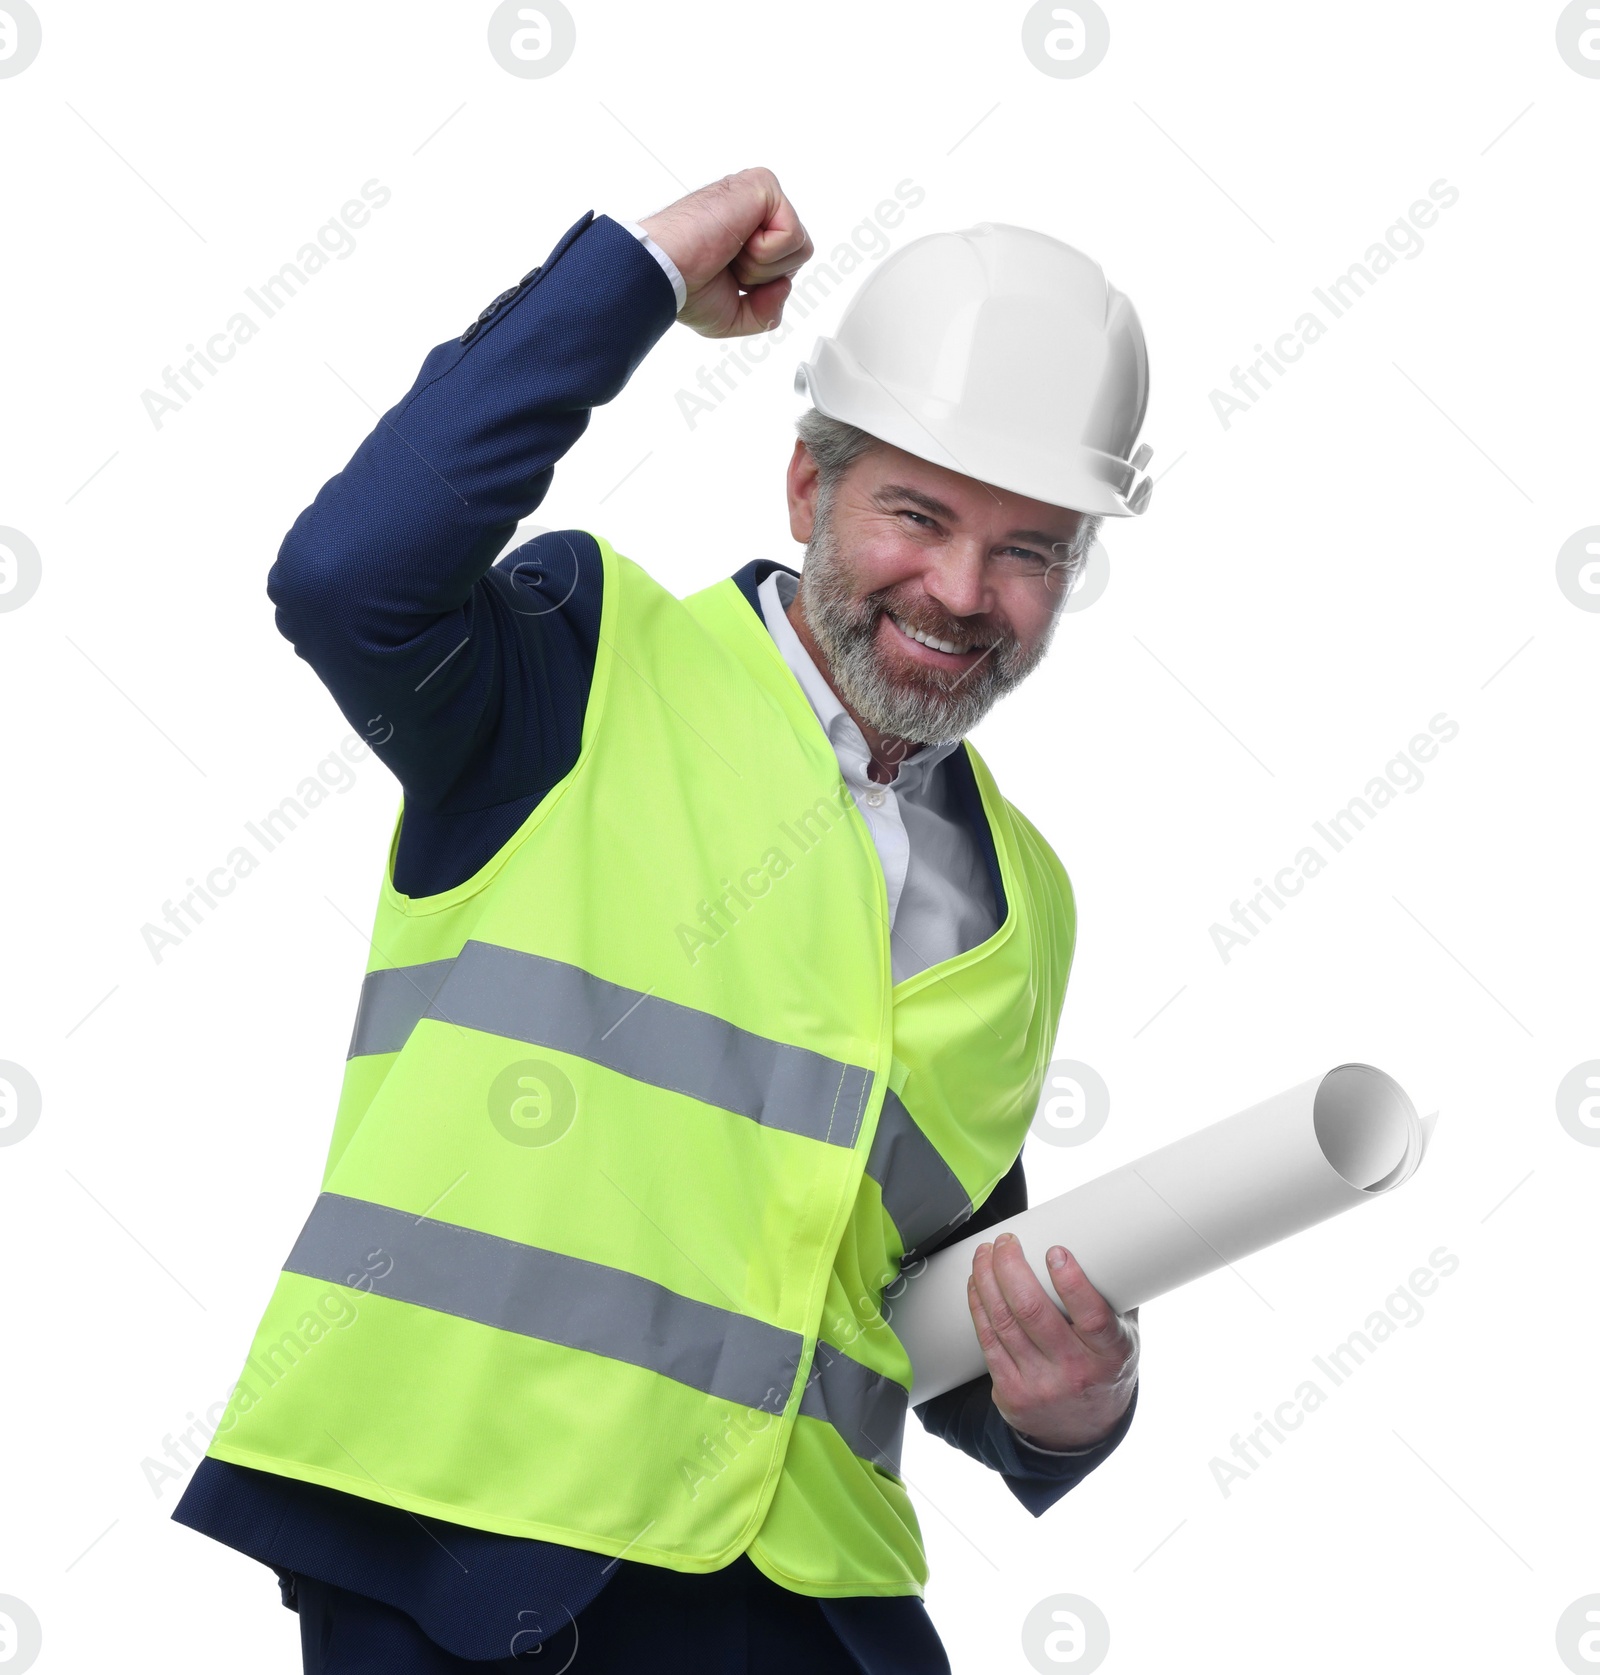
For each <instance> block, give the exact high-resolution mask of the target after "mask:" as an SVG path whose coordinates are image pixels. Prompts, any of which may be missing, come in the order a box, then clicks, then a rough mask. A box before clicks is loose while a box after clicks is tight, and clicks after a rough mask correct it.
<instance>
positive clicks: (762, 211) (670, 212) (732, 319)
mask: <svg viewBox="0 0 1600 1675" xmlns="http://www.w3.org/2000/svg"><path fill="white" fill-rule="evenodd" d="M639 225H640V226H641V227H643V228H644V230H645V231H646V232H647V233H648V234H649V235H650V236H651V238H653V239H654V240H655V241H656V243H657V244H659V245H660V246H661V248H662V249H663V250H665V251H666V253H667V254H668V255H669V256H670V257H671V258H672V260H673V261H674V263H676V264H677V268H678V272H679V273H681V274H682V275H683V283H684V287H685V289H686V290H687V292H688V297H687V300H686V301H685V302H684V305H683V307H682V309H680V310H679V312H678V318H679V319H680V320H681V321H683V323H684V324H685V325H686V326H692V327H693V328H694V329H695V330H696V331H697V332H699V333H700V335H701V336H702V337H749V336H750V335H752V334H753V333H755V332H764V331H770V330H771V329H772V328H773V327H774V326H776V325H777V324H778V322H779V320H781V319H782V318H783V305H784V302H785V301H786V300H787V299H788V295H789V287H790V275H791V274H793V273H794V272H795V271H796V270H797V269H798V268H800V267H802V266H803V265H804V264H805V263H806V262H808V261H810V259H811V256H812V244H811V238H810V235H809V234H808V233H807V232H806V230H805V228H804V227H803V226H801V225H800V217H799V216H798V215H796V214H795V209H794V205H793V204H791V203H790V202H789V200H788V199H787V198H786V197H785V196H784V195H783V188H782V187H781V186H780V185H779V184H778V177H777V176H776V175H775V174H773V172H772V170H771V169H741V170H740V171H739V173H738V174H730V175H725V176H724V177H723V178H722V179H721V180H717V181H713V182H712V183H711V185H709V186H702V187H701V188H700V190H699V191H698V192H691V193H690V194H689V195H688V197H686V198H679V199H678V201H677V202H676V203H675V204H668V206H667V207H666V208H665V209H663V210H661V211H659V212H658V213H657V214H655V215H651V216H647V217H646V218H645V219H644V220H643V221H641V222H640V223H639Z"/></svg>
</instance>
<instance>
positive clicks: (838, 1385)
mask: <svg viewBox="0 0 1600 1675" xmlns="http://www.w3.org/2000/svg"><path fill="white" fill-rule="evenodd" d="M909 1400H910V1392H909V1391H907V1389H906V1387H905V1386H904V1385H903V1384H897V1383H895V1381H894V1380H893V1379H892V1378H886V1377H885V1376H884V1375H883V1374H882V1373H875V1372H873V1371H872V1369H871V1368H870V1367H863V1366H862V1365H861V1363H860V1362H859V1361H852V1360H851V1359H850V1357H849V1356H848V1355H846V1354H845V1353H844V1351H843V1350H842V1349H835V1348H834V1347H833V1345H832V1344H830V1343H825V1342H823V1341H822V1340H821V1339H819V1340H818V1342H817V1352H816V1355H815V1356H814V1357H813V1358H812V1362H811V1372H810V1374H809V1375H808V1377H807V1379H806V1387H805V1391H804V1393H803V1394H802V1395H801V1397H800V1411H801V1412H802V1413H803V1414H805V1415H806V1417H807V1418H809V1419H821V1420H823V1421H824V1422H825V1423H827V1424H829V1425H832V1426H833V1428H834V1430H836V1431H837V1432H838V1433H839V1435H840V1436H841V1437H843V1438H844V1440H845V1443H846V1444H847V1445H848V1446H849V1449H850V1452H851V1453H852V1454H857V1455H859V1456H860V1457H861V1458H862V1459H863V1460H867V1461H870V1462H871V1463H872V1464H873V1465H878V1466H882V1467H883V1468H884V1469H885V1470H886V1471H892V1472H896V1473H898V1472H899V1470H900V1449H901V1445H902V1444H903V1443H904V1441H905V1434H906V1406H907V1403H908V1401H909Z"/></svg>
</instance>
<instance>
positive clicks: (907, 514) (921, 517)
mask: <svg viewBox="0 0 1600 1675" xmlns="http://www.w3.org/2000/svg"><path fill="white" fill-rule="evenodd" d="M900 516H901V517H903V518H915V519H916V520H917V522H918V524H919V525H921V524H926V525H927V527H928V528H929V529H931V528H932V527H933V519H932V518H930V517H929V516H928V515H927V514H926V513H925V512H912V511H907V510H902V511H901V513H900Z"/></svg>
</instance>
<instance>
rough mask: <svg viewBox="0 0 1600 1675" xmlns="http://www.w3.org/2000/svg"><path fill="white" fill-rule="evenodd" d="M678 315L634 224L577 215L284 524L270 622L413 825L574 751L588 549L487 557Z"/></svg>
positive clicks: (556, 542) (517, 791)
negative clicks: (399, 790)
mask: <svg viewBox="0 0 1600 1675" xmlns="http://www.w3.org/2000/svg"><path fill="white" fill-rule="evenodd" d="M676 311H677V299H676V297H675V295H674V292H673V286H672V283H671V281H670V280H669V279H668V277H667V275H666V274H665V273H664V272H663V270H662V268H661V267H660V265H658V263H657V262H656V261H655V260H654V259H653V258H652V257H651V255H650V254H649V252H648V251H647V250H645V249H644V248H643V246H642V245H641V244H640V242H639V241H638V239H636V238H635V237H633V236H632V235H631V234H630V233H628V232H627V231H626V230H625V229H624V228H623V227H622V226H621V225H620V224H619V223H618V222H616V221H613V220H611V219H610V217H608V216H603V215H602V216H599V217H596V216H595V215H594V214H593V213H590V214H586V215H584V216H583V217H582V219H581V220H579V221H577V222H575V223H574V224H573V225H572V226H571V227H570V228H569V229H568V230H567V231H566V233H564V234H563V235H562V237H561V238H560V239H559V240H558V241H557V243H556V246H555V248H554V249H553V250H552V251H551V253H550V255H549V256H548V257H546V259H545V261H544V263H543V264H542V265H541V266H539V267H536V268H534V269H532V270H531V271H530V272H528V273H526V274H524V275H523V277H522V278H521V279H520V280H518V281H517V283H516V284H515V285H513V286H511V287H510V288H509V289H507V290H505V291H503V292H502V293H501V294H500V295H499V296H498V297H496V298H495V299H494V300H493V302H491V303H490V304H489V306H488V307H486V308H485V309H484V310H483V312H482V313H481V314H480V315H479V316H478V318H477V319H476V320H473V321H471V322H470V323H469V324H468V325H467V327H466V330H465V331H464V332H462V333H461V334H460V336H459V337H455V338H451V339H450V340H449V341H448V342H446V343H441V344H440V345H438V346H437V347H436V348H435V349H433V350H432V351H431V352H430V353H429V355H428V356H427V358H426V360H424V362H423V363H422V368H421V370H420V372H419V373H418V374H417V377H416V380H415V382H414V383H413V384H412V386H411V388H410V389H409V390H408V391H407V392H406V394H405V395H404V396H402V397H401V399H400V400H399V402H397V403H396V404H395V405H394V406H393V407H391V408H390V409H389V411H388V412H387V413H385V414H384V415H383V416H382V417H381V418H380V419H379V421H378V423H377V425H376V426H375V427H374V429H373V431H372V433H371V435H369V436H368V437H367V438H366V440H365V441H364V442H362V443H361V445H360V447H358V448H357V449H356V451H355V454H354V455H353V456H352V458H351V459H350V461H349V463H348V464H347V465H346V466H345V467H344V469H343V470H342V471H340V472H339V473H338V475H336V476H335V477H333V478H331V479H330V480H329V481H328V482H327V483H325V484H324V485H323V487H322V489H321V490H320V492H319V493H318V494H317V497H316V499H315V500H314V501H313V502H312V504H311V505H310V506H308V507H307V508H306V510H305V511H303V512H302V513H301V514H300V516H299V517H298V518H297V519H296V520H295V523H294V526H293V527H292V528H291V529H290V531H289V533H288V535H287V536H286V538H285V539H284V542H283V545H282V548H281V549H280V551H279V553H278V557H277V562H276V563H275V564H274V565H273V567H272V571H271V574H270V575H269V577H268V582H267V592H268V595H269V597H270V598H271V599H272V601H273V603H274V605H276V607H277V615H278V626H279V628H280V629H281V631H282V632H283V633H284V634H285V635H286V636H287V637H288V638H289V639H290V640H291V641H292V642H293V644H294V647H295V650H296V651H297V652H298V653H299V655H300V656H301V657H303V658H304V659H305V660H306V661H307V662H308V663H310V664H311V666H312V667H313V668H314V669H315V670H316V672H317V674H318V675H319V677H320V678H321V679H322V681H323V683H324V684H325V685H326V686H327V687H328V689H329V691H330V692H331V693H332V695H333V697H334V699H335V701H336V702H337V703H338V705H339V707H340V708H341V709H342V710H343V712H344V714H345V716H346V717H347V718H348V719H349V720H350V722H351V724H352V725H353V726H355V727H357V728H358V729H359V730H360V731H362V732H363V733H364V734H365V736H366V737H367V738H368V739H369V740H370V741H371V742H372V744H373V748H374V750H375V751H376V752H377V754H378V755H379V756H380V757H381V758H382V759H383V760H384V761H385V762H386V763H387V765H388V766H389V767H390V768H391V769H392V770H393V771H394V773H395V774H396V775H397V777H398V778H399V780H400V782H401V785H402V786H403V787H404V790H405V797H406V810H407V817H408V821H409V819H410V816H411V815H412V814H413V813H414V812H416V811H419V810H420V811H427V812H428V813H429V814H432V815H439V816H444V815H459V816H461V817H463V818H471V817H476V816H477V815H480V814H481V811H482V810H484V809H485V808H492V807H494V806H496V805H498V804H501V803H506V802H509V801H511V800H512V799H515V798H520V797H527V796H529V795H530V794H533V793H536V792H538V791H539V790H540V788H541V785H547V784H548V783H549V781H550V779H551V777H552V772H554V774H555V777H559V772H560V771H562V770H563V769H564V767H565V766H566V765H570V757H571V755H572V754H574V750H573V741H574V738H575V736H576V731H575V730H578V729H581V726H582V710H583V701H582V700H583V697H584V696H585V695H586V693H587V684H588V676H589V673H590V671H591V670H592V666H593V647H592V645H590V646H584V645H583V644H581V643H575V640H574V634H575V629H574V622H575V620H576V619H577V618H578V617H579V616H581V613H578V612H575V611H574V610H573V609H572V608H570V607H568V608H565V609H563V608H562V607H563V604H564V603H565V601H564V600H563V597H562V596H563V594H565V593H570V592H571V590H572V589H573V588H574V587H576V586H577V585H578V584H579V582H580V581H581V582H582V583H583V584H584V587H585V590H586V591H585V593H584V597H585V598H591V599H592V600H593V601H594V602H595V603H596V610H595V611H594V612H593V613H591V614H592V615H593V616H595V617H597V614H598V613H597V601H598V578H597V575H596V574H595V573H594V572H595V571H596V569H597V562H598V549H596V548H595V547H594V545H593V542H592V541H573V540H572V539H570V538H569V537H562V536H559V535H556V534H550V535H546V536H543V537H541V538H540V539H539V541H538V542H537V543H536V544H535V545H536V547H537V549H538V554H539V562H536V563H531V564H522V565H518V566H515V567H508V566H504V565H502V566H496V565H495V559H496V555H497V554H499V553H500V552H501V549H502V548H503V547H504V546H505V545H506V542H507V541H508V540H509V538H510V537H511V535H512V533H513V531H514V530H515V528H516V525H517V523H518V522H519V521H520V520H521V519H523V518H525V517H527V516H528V515H529V514H530V513H531V512H533V511H534V510H535V509H536V508H537V507H538V505H539V504H540V502H541V501H542V500H543V499H544V497H545V494H546V493H547V491H548V490H549V487H550V482H551V478H552V476H553V475H554V467H555V463H556V461H557V460H559V459H560V458H561V457H562V455H563V454H565V453H566V451H567V450H568V449H569V448H571V447H572V445H573V444H574V443H575V442H576V441H577V440H578V438H579V437H580V436H581V435H582V434H583V432H584V430H585V429H586V427H587V426H588V423H589V415H590V412H591V410H592V409H593V408H594V407H596V406H598V405H600V404H601V403H602V402H607V401H610V400H611V399H612V398H613V397H614V396H616V395H617V394H618V393H619V392H620V391H621V390H622V388H623V387H624V385H625V384H626V383H627V381H628V378H629V377H630V376H631V375H632V373H633V371H634V369H635V368H636V367H637V366H638V364H639V362H640V361H642V360H643V359H644V357H645V355H646V354H647V353H648V351H649V350H650V348H651V347H652V346H653V345H654V344H655V342H656V341H657V339H659V338H660V337H661V336H662V334H663V333H664V332H665V331H666V330H667V329H668V327H669V326H671V324H672V322H673V319H674V317H675V314H676ZM561 545H565V546H566V547H568V548H571V549H573V550H572V551H570V552H569V553H565V554H563V553H560V552H556V551H554V550H553V549H554V548H555V547H557V546H561ZM547 548H549V549H551V550H550V551H546V550H545V549H547ZM529 550H530V549H528V548H524V549H520V551H521V552H523V553H526V552H528V551H529ZM580 569H584V570H585V571H586V573H585V574H584V575H583V576H580V575H579V574H578V572H579V570H580ZM567 570H570V571H571V572H572V574H571V575H570V576H568V575H567V574H565V573H564V572H565V571H567ZM541 590H542V591H541ZM589 628H590V632H591V634H592V633H593V632H594V631H595V630H594V623H593V622H592V621H591V622H590V623H589ZM579 638H581V636H579ZM574 694H575V695H576V696H575V698H573V696H572V695H574ZM569 698H572V701H567V700H568V699H569ZM375 718H378V719H376V720H375ZM563 758H567V759H568V760H565V761H564V760H563Z"/></svg>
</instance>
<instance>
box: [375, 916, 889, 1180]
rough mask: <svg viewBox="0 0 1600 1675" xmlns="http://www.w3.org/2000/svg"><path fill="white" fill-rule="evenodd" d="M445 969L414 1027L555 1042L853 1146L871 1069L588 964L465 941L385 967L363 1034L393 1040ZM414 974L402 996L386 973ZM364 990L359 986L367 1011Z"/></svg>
mask: <svg viewBox="0 0 1600 1675" xmlns="http://www.w3.org/2000/svg"><path fill="white" fill-rule="evenodd" d="M440 965H443V966H446V967H447V968H448V969H447V972H446V975H445V978H444V981H443V983H442V984H435V992H433V995H432V999H431V1000H430V1001H429V1003H428V1004H427V1006H426V1007H425V1008H423V1009H421V1010H419V1011H418V1012H417V1013H416V1015H415V1016H414V1017H413V1018H412V1022H413V1023H415V1022H416V1020H417V1018H431V1019H437V1020H439V1021H441V1022H444V1023H453V1024H460V1025H462V1026H463V1027H465V1028H467V1029H476V1030H482V1031H484V1032H486V1033H487V1034H490V1035H503V1036H506V1037H508V1038H509V1039H511V1040H513V1041H525V1042H528V1043H529V1044H530V1045H532V1046H536V1047H551V1048H554V1049H555V1050H556V1051H558V1052H563V1053H571V1054H572V1055H573V1056H574V1057H576V1058H583V1059H588V1060H589V1061H590V1062H591V1063H594V1064H602V1065H604V1066H606V1068H607V1069H609V1070H615V1071H617V1072H619V1073H620V1074H621V1075H624V1076H630V1077H632V1078H633V1079H634V1080H635V1081H638V1082H647V1083H649V1084H650V1085H651V1086H652V1087H658V1088H670V1089H672V1090H673V1091H674V1092H676V1093H682V1094H687V1095H688V1096H689V1097H690V1098H692V1099H699V1100H702V1101H704V1102H705V1103H706V1104H708V1105H716V1106H719V1107H720V1108H721V1109H722V1110H724V1111H732V1112H734V1113H736V1114H737V1115H739V1116H742V1117H749V1118H750V1119H751V1120H752V1121H754V1122H758V1123H760V1124H762V1125H763V1126H764V1127H767V1128H779V1129H783V1130H784V1131H785V1132H787V1133H790V1134H801V1135H805V1136H806V1137H807V1138H809V1139H812V1140H821V1141H824V1142H826V1143H827V1144H829V1145H833V1146H843V1147H845V1148H846V1149H847V1150H848V1149H849V1148H850V1147H851V1146H853V1145H855V1143H856V1136H857V1135H858V1134H859V1133H860V1132H861V1118H862V1115H863V1113H864V1112H865V1110H866V1107H867V1097H868V1095H869V1094H870V1093H871V1091H872V1072H871V1071H870V1070H866V1069H864V1068H862V1067H861V1066H860V1065H854V1064H844V1063H841V1062H840V1061H839V1060H837V1059H830V1058H827V1057H825V1056H824V1055H823V1054H821V1053H814V1052H812V1051H811V1050H810V1049H809V1048H805V1047H793V1046H790V1045H789V1044H788V1043H786V1042H783V1041H772V1040H769V1039H768V1038H767V1037H766V1036H764V1035H755V1034H752V1033H751V1031H749V1030H745V1029H740V1028H739V1027H738V1026H737V1025H735V1024H730V1023H728V1022H727V1021H726V1020H725V1019H722V1018H718V1017H715V1016H714V1015H713V1014H711V1013H710V1012H701V1011H697V1010H696V1009H695V1008H694V1007H692V1006H681V1005H679V1004H678V1003H677V1002H676V1001H672V1000H663V999H661V998H660V997H659V996H657V995H651V994H647V993H641V992H640V991H639V990H637V989H629V988H624V987H623V986H622V985H621V984H619V983H609V982H607V981H606V980H605V979H604V978H601V977H596V976H595V975H594V974H593V973H592V972H588V971H585V970H584V969H583V968H582V967H581V966H575V965H568V964H566V963H565V962H563V961H561V960H552V959H546V958H545V957H544V956H543V955H539V954H524V953H519V952H518V951H517V950H516V949H513V948H501V947H497V946H496V945H495V944H493V943H489V942H469V943H467V945H466V946H465V947H464V948H463V949H462V950H461V952H460V954H459V955H458V956H457V957H456V958H455V959H454V960H447V961H434V962H432V963H431V964H429V965H426V966H405V967H401V968H400V969H399V970H398V971H394V972H385V973H383V974H382V976H383V978H384V979H385V982H384V984H383V985H382V986H381V988H380V987H379V986H374V988H373V991H372V992H373V993H374V995H375V996H378V997H379V998H381V999H382V1001H383V1002H384V1003H385V1004H386V1005H387V1006H388V1008H389V1009H388V1011H387V1012H386V1013H385V1014H384V1021H383V1024H382V1026H380V1025H379V1024H378V1023H376V1022H375V1023H374V1025H373V1027H372V1028H371V1029H370V1030H368V1029H367V1028H366V1027H365V1020H364V1018H358V1019H357V1022H356V1039H357V1040H358V1041H363V1040H367V1039H372V1040H375V1041H382V1042H389V1041H391V1040H392V1039H393V1029H394V1028H396V1027H398V1025H399V1022H400V1021H401V1017H402V1012H401V1006H402V1004H403V1003H404V1004H409V1001H410V1000H412V999H417V998H420V997H419V996H418V995H417V993H416V989H426V988H428V985H429V982H430V981H431V980H432V979H431V975H429V974H432V973H433V972H434V971H435V970H436V968H437V967H438V966H440ZM407 973H416V974H423V975H419V976H418V979H417V984H416V988H415V989H413V990H412V992H411V994H410V995H409V996H402V997H397V996H396V995H395V993H394V991H393V988H392V986H391V985H390V984H389V982H388V979H391V978H396V979H398V978H402V977H404V976H405V975H406V974H407ZM373 975H374V976H376V975H378V974H377V973H374V974H373ZM368 982H369V983H370V982H371V979H370V978H369V979H368ZM367 996H368V990H367V986H366V985H363V988H362V1007H363V1010H364V1009H365V1007H366V1005H367ZM364 1050H366V1051H370V1052H378V1051H391V1052H392V1051H393V1050H394V1048H393V1047H392V1046H383V1047H377V1046H374V1047H369V1048H366V1049H364Z"/></svg>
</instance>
